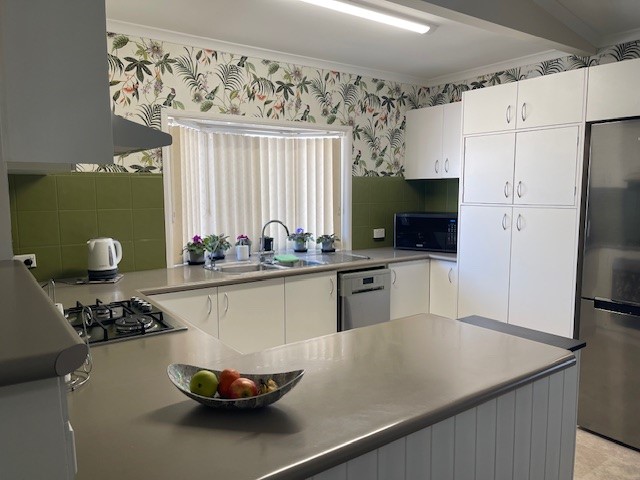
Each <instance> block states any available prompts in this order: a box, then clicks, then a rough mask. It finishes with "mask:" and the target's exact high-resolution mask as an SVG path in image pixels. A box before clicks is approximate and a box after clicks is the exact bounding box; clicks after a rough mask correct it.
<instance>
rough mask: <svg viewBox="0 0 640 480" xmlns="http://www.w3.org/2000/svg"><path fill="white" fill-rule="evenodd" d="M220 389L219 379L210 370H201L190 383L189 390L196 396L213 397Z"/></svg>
mask: <svg viewBox="0 0 640 480" xmlns="http://www.w3.org/2000/svg"><path fill="white" fill-rule="evenodd" d="M217 389H218V377H216V374H215V373H213V372H210V371H209V370H199V371H197V372H196V373H195V374H194V375H193V377H191V381H190V382H189V390H190V391H191V393H195V394H196V395H202V396H203V397H213V396H214V395H215V394H216V390H217Z"/></svg>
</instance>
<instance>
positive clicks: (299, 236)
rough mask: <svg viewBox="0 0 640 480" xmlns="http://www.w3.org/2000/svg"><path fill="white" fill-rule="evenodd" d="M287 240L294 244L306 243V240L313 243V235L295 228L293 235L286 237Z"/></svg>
mask: <svg viewBox="0 0 640 480" xmlns="http://www.w3.org/2000/svg"><path fill="white" fill-rule="evenodd" d="M287 238H288V239H289V240H293V241H294V242H306V241H307V240H311V241H313V234H312V233H310V232H305V231H304V229H303V228H300V227H298V228H296V231H295V233H292V234H291V235H289V236H288V237H287Z"/></svg>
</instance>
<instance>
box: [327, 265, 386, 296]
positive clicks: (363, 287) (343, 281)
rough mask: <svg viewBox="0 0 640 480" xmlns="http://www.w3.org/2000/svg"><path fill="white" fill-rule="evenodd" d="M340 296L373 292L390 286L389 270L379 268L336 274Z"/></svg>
mask: <svg viewBox="0 0 640 480" xmlns="http://www.w3.org/2000/svg"><path fill="white" fill-rule="evenodd" d="M338 283H339V291H340V296H341V297H349V296H351V295H356V294H358V293H366V292H375V291H378V290H388V289H389V288H391V270H389V269H388V268H381V269H376V270H363V271H359V272H350V273H341V274H339V275H338Z"/></svg>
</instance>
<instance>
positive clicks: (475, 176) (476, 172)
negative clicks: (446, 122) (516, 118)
mask: <svg viewBox="0 0 640 480" xmlns="http://www.w3.org/2000/svg"><path fill="white" fill-rule="evenodd" d="M579 134H580V128H579V127H578V126H569V127H560V128H550V129H540V130H528V131H524V132H517V133H503V134H497V135H495V134H494V135H482V136H473V137H467V138H465V157H464V177H463V194H462V195H463V196H462V198H463V202H464V203H490V204H512V203H514V204H516V205H567V206H573V205H575V203H576V192H577V184H576V182H577V173H578V172H577V165H578V146H579V139H580V138H579Z"/></svg>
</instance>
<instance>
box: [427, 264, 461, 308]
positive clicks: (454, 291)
mask: <svg viewBox="0 0 640 480" xmlns="http://www.w3.org/2000/svg"><path fill="white" fill-rule="evenodd" d="M429 270H430V272H429V275H430V276H429V312H430V313H433V314H434V315H440V316H442V317H447V318H456V317H457V315H456V312H457V309H458V280H457V278H458V271H457V270H458V269H457V264H456V262H452V261H447V260H434V259H431V261H430V265H429Z"/></svg>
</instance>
